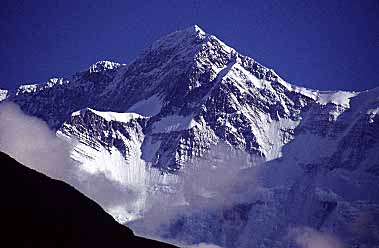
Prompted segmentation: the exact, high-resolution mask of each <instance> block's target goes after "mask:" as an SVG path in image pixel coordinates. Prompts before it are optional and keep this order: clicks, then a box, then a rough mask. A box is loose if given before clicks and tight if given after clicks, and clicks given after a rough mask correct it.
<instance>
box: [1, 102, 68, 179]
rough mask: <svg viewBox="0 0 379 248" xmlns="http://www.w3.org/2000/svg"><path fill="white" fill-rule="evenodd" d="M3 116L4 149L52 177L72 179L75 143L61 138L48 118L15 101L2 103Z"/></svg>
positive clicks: (2, 136)
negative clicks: (26, 111) (26, 110)
mask: <svg viewBox="0 0 379 248" xmlns="http://www.w3.org/2000/svg"><path fill="white" fill-rule="evenodd" d="M0 120H1V121H0V150H1V151H3V152H5V153H7V154H8V155H10V156H11V157H13V158H14V159H16V160H17V161H19V162H20V163H22V164H24V165H26V166H28V167H30V168H32V169H35V170H37V171H39V172H41V173H44V174H46V175H49V176H50V177H53V178H56V179H62V180H64V179H68V177H69V175H70V174H71V172H70V171H71V169H72V167H71V160H70V151H71V149H72V146H71V145H70V144H69V143H66V142H64V141H63V140H61V139H59V138H57V137H56V135H55V133H54V132H53V131H51V130H50V129H49V127H48V126H47V124H46V123H45V122H44V121H42V120H40V119H38V118H35V117H31V116H28V115H25V114H24V113H23V112H22V111H21V109H20V108H19V106H18V105H16V104H14V103H11V102H6V103H1V104H0Z"/></svg>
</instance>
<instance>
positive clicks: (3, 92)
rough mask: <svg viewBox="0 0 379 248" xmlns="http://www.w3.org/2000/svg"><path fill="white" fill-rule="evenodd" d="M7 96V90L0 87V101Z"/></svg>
mask: <svg viewBox="0 0 379 248" xmlns="http://www.w3.org/2000/svg"><path fill="white" fill-rule="evenodd" d="M7 97H8V91H7V90H1V89H0V102H1V101H3V100H5V99H6V98H7Z"/></svg>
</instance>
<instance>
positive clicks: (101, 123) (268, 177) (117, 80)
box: [0, 26, 379, 247]
mask: <svg viewBox="0 0 379 248" xmlns="http://www.w3.org/2000/svg"><path fill="white" fill-rule="evenodd" d="M108 65H110V66H108ZM97 67H98V66H97V65H95V66H91V68H97ZM99 67H100V68H103V69H89V70H87V71H85V72H82V73H79V74H76V75H75V76H73V77H72V78H70V79H68V80H66V81H65V80H61V81H59V80H58V81H57V82H58V83H47V84H42V85H40V86H22V87H20V88H19V89H18V90H17V91H16V92H9V93H8V92H6V93H3V94H2V95H3V98H6V100H9V101H15V102H16V103H18V104H20V105H21V108H22V109H23V110H24V111H25V112H26V113H29V114H32V115H35V116H38V117H41V118H43V119H44V120H45V121H47V122H48V123H49V125H50V127H52V128H54V129H56V130H57V135H58V136H59V137H61V138H63V139H67V140H68V141H69V142H72V143H73V144H74V146H75V148H74V150H73V152H72V159H73V160H74V161H76V163H77V165H78V166H79V167H80V168H81V169H84V170H85V171H87V172H90V173H93V174H101V173H103V174H105V175H106V176H107V177H108V178H109V179H111V180H114V181H116V182H118V183H121V184H122V185H126V186H128V187H132V188H138V189H139V190H140V191H141V192H143V193H141V195H142V196H141V198H142V200H141V201H142V202H143V204H138V205H139V206H140V208H138V209H135V212H134V213H128V214H124V213H121V214H120V213H116V214H115V213H114V212H113V210H112V209H107V210H108V211H109V212H112V214H113V215H114V216H116V217H117V218H118V220H119V221H120V222H125V221H126V222H128V221H131V220H133V221H136V219H138V218H141V217H142V219H143V215H144V214H146V212H144V211H149V210H148V209H145V208H147V207H148V204H147V203H146V202H148V200H146V199H148V198H149V197H156V198H162V199H166V198H165V197H168V198H169V199H171V198H170V197H171V196H172V195H175V194H178V191H180V189H178V187H179V186H180V185H181V183H183V182H182V181H181V180H182V179H181V175H182V173H184V172H185V169H186V168H188V167H190V166H195V165H196V163H195V165H194V163H193V160H196V159H198V158H206V157H207V156H208V155H209V154H210V149H211V148H212V147H214V146H217V145H220V144H226V145H227V146H228V147H230V148H233V149H235V150H238V151H243V152H246V154H247V155H248V156H250V159H251V160H252V161H251V163H250V164H248V165H247V167H253V166H256V165H259V166H261V167H262V172H261V177H260V178H259V180H258V181H257V182H251V180H247V181H245V180H241V182H240V183H237V185H238V187H237V188H238V189H241V188H242V189H244V188H246V190H242V191H243V192H242V193H241V194H242V196H241V195H238V194H237V195H233V197H235V198H237V199H240V198H242V200H239V201H237V202H233V204H234V205H233V204H232V206H230V205H228V206H227V208H225V209H221V210H220V209H213V208H212V209H209V211H206V213H200V214H194V215H192V214H187V215H184V216H180V217H178V218H177V219H176V220H174V221H173V222H169V223H166V224H167V225H166V227H156V229H157V230H154V231H153V232H157V233H158V235H161V236H164V237H167V238H173V239H176V240H179V241H186V242H188V243H198V242H207V241H209V242H211V243H216V244H218V245H222V246H226V247H235V246H236V245H237V244H238V246H241V247H254V246H261V245H265V246H267V247H275V245H276V246H277V247H283V246H284V244H287V243H286V242H287V241H283V240H282V239H283V237H284V236H286V235H287V234H288V228H289V227H297V226H299V225H300V226H306V227H310V228H313V229H315V230H318V231H323V230H325V231H326V232H327V233H333V234H336V235H337V236H340V237H342V238H345V240H344V242H346V243H348V244H351V245H353V244H357V243H359V242H361V244H372V243H374V244H377V240H378V239H377V236H376V235H374V234H373V235H370V237H369V238H366V237H364V235H365V234H362V233H360V232H358V231H356V230H355V229H356V228H357V227H352V226H351V225H350V223H355V224H356V225H357V226H360V222H361V221H362V222H363V223H366V224H367V223H368V224H367V225H369V224H370V223H371V222H367V221H366V220H362V219H365V218H366V217H365V216H366V215H367V216H370V218H371V216H373V217H372V218H373V219H376V218H377V216H378V215H377V213H378V208H377V205H378V198H377V196H376V195H375V194H372V193H370V192H372V190H373V191H374V192H376V190H378V188H377V185H379V184H378V182H379V174H378V171H379V162H378V161H379V157H378V154H377V151H378V150H379V136H378V134H377V130H378V129H379V126H378V125H379V119H378V118H379V117H378V115H377V113H378V109H379V101H378V99H379V88H375V89H372V90H368V91H363V92H346V91H318V90H312V89H305V88H302V87H298V86H296V85H292V84H290V83H288V82H286V81H284V80H283V79H282V78H280V76H279V75H277V74H276V73H275V72H274V71H273V70H271V69H269V68H267V67H265V66H263V65H261V64H259V63H258V62H256V61H255V60H254V59H252V58H249V57H247V56H244V55H242V54H240V53H238V52H237V51H236V50H235V49H233V48H231V47H229V46H227V45H226V44H224V43H223V42H222V41H220V40H219V39H218V38H216V37H215V36H212V35H210V34H207V33H205V32H204V31H203V30H201V29H200V28H199V27H197V26H192V27H189V28H187V29H184V30H180V31H177V32H174V33H172V34H169V35H167V36H164V37H162V38H161V39H160V40H158V41H156V42H155V43H154V44H153V45H152V46H150V47H149V48H147V49H146V50H145V51H144V52H143V53H141V54H140V56H138V57H137V58H136V59H135V60H133V61H131V62H130V63H129V64H128V65H117V64H114V66H112V64H111V63H100V64H99ZM4 92H5V91H4ZM0 100H1V98H0ZM226 153H229V151H228V152H226ZM223 155H225V154H221V155H220V157H221V160H222V159H224V157H223ZM240 162H241V161H239V162H238V163H240ZM243 166H245V165H243ZM209 167H210V168H212V166H211V165H209ZM216 167H217V166H216ZM245 167H246V166H245ZM245 167H244V170H243V172H242V173H241V174H242V175H240V177H242V178H244V177H245V176H251V178H255V177H254V170H253V169H252V168H250V169H248V168H245ZM206 171H207V170H204V171H203V173H204V174H205V173H206ZM228 173H229V171H226V172H225V174H228ZM244 173H245V174H246V175H245V176H244ZM219 176H220V175H219ZM221 178H223V177H222V176H221ZM244 183H245V184H244ZM256 184H258V185H259V187H258V188H259V194H257V195H255V194H253V195H251V193H250V192H249V189H251V188H254V187H255V186H256ZM178 185H179V186H178ZM245 191H246V192H245ZM179 193H181V192H179ZM245 193H246V195H245ZM230 197H232V196H230ZM179 198H180V197H179ZM184 198H185V196H184ZM205 198H207V197H205ZM211 198H212V197H211ZM175 199H176V198H175ZM196 199H198V198H196ZM200 199H202V198H201V197H200ZM176 200H177V201H172V202H170V203H171V204H172V205H175V204H181V206H180V208H181V207H183V208H185V209H186V210H188V209H190V210H191V206H192V205H191V204H193V202H190V201H189V200H188V199H184V200H183V199H182V198H180V199H176ZM202 200H204V199H202ZM207 200H209V199H206V201H207ZM145 203H146V204H145ZM186 204H189V206H187V205H186ZM196 206H197V205H196V204H195V206H194V207H193V208H196ZM152 208H154V206H153V207H152ZM189 212H190V213H192V212H191V211H189ZM229 217H230V218H229ZM239 220H241V222H239ZM137 222H138V220H137V221H136V222H134V224H133V225H134V226H133V227H134V228H136V229H138V231H140V232H141V233H145V234H148V235H149V234H151V233H149V232H148V231H146V230H145V229H144V228H146V226H144V225H143V224H142V227H141V225H140V224H138V223H137ZM209 223H212V224H209ZM371 224H372V223H371ZM371 224H370V227H369V228H367V230H369V231H368V233H370V234H371V233H375V230H377V225H375V224H372V225H371ZM230 226H235V228H230ZM139 227H141V228H139ZM179 227H180V228H179ZM353 229H354V230H353ZM365 230H366V229H365ZM253 233H256V235H252V234H253ZM220 236H221V237H222V239H221V240H220ZM347 237H351V238H347ZM370 242H371V243H370ZM375 242H376V243H375Z"/></svg>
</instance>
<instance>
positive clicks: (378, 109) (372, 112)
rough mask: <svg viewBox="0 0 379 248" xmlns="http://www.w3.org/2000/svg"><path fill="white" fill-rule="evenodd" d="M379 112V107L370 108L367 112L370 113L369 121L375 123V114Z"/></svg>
mask: <svg viewBox="0 0 379 248" xmlns="http://www.w3.org/2000/svg"><path fill="white" fill-rule="evenodd" d="M378 113H379V107H378V108H375V109H369V110H367V112H366V114H368V115H369V123H373V122H374V118H375V116H376V115H377V114H378Z"/></svg>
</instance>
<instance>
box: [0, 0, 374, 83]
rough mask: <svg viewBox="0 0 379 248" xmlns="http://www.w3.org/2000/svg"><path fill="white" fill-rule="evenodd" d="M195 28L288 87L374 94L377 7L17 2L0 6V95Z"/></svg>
mask: <svg viewBox="0 0 379 248" xmlns="http://www.w3.org/2000/svg"><path fill="white" fill-rule="evenodd" d="M193 24H198V25H199V26H200V27H202V28H203V29H204V30H205V31H206V32H208V33H212V34H214V35H216V36H217V37H218V38H220V39H221V40H223V41H224V42H225V43H227V44H229V45H230V46H232V47H234V48H236V49H237V50H238V51H240V52H242V53H244V54H246V55H248V56H251V57H253V58H255V59H256V60H257V61H259V62H261V63H262V64H264V65H266V66H268V67H271V68H273V69H275V70H276V71H277V72H278V73H279V74H280V75H281V76H282V77H283V78H284V79H286V80H287V81H289V82H292V83H296V84H298V85H302V86H306V87H310V88H318V89H322V90H327V89H345V90H354V89H355V90H363V89H368V88H373V87H376V86H379V0H371V1H370V0H362V1H356V0H351V1H350V0H341V1H330V0H329V1H326V0H317V1H313V0H310V1H308V0H299V1H291V0H289V1H282V0H264V1H263V0H262V1H254V0H250V1H243V0H233V1H232V0H230V1H217V0H194V1H179V0H175V1H174V0H172V1H168V0H167V1H158V0H155V1H150V0H143V1H128V0H126V1H104V0H102V1H96V0H91V1H70V0H65V1H54V0H51V1H48V0H45V1H38V0H33V1H31V0H29V1H20V0H2V1H1V6H0V34H1V39H0V58H1V60H2V61H3V62H2V65H1V66H0V88H14V87H15V86H16V85H18V84H20V83H32V82H41V81H45V80H47V79H48V78H50V77H54V76H69V75H71V74H73V73H74V72H76V71H80V70H83V69H85V68H87V67H88V66H89V65H90V64H92V63H94V62H96V61H97V60H103V59H108V60H115V61H118V62H123V63H128V62H129V61H131V60H132V59H134V58H135V57H136V56H137V55H138V54H139V53H140V52H141V51H142V49H144V48H146V47H148V46H149V45H150V44H151V43H152V42H154V41H155V40H156V39H158V38H159V37H161V36H162V35H165V34H167V33H170V32H172V31H175V30H178V29H181V28H185V27H187V26H190V25H193Z"/></svg>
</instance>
